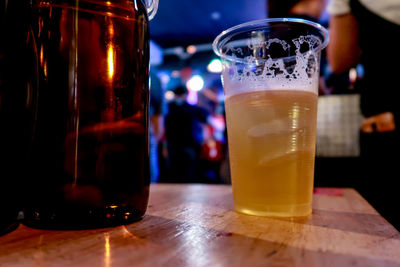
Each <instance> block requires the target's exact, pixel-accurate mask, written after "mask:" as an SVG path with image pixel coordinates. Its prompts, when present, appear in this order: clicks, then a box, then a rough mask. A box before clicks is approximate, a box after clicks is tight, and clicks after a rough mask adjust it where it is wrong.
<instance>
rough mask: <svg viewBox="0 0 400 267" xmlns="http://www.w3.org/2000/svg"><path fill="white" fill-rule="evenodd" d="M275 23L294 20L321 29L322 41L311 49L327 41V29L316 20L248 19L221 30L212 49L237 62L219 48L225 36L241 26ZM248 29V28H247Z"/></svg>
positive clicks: (322, 47)
mask: <svg viewBox="0 0 400 267" xmlns="http://www.w3.org/2000/svg"><path fill="white" fill-rule="evenodd" d="M271 22H272V23H275V22H294V23H299V24H305V25H309V26H311V27H314V28H316V29H318V30H320V31H321V35H322V36H323V38H324V39H323V42H322V43H321V44H320V45H318V46H317V47H316V48H313V51H314V52H315V53H316V52H319V51H320V50H322V49H324V48H325V47H326V46H327V45H328V42H329V33H328V30H327V29H326V28H325V27H323V26H322V25H321V24H319V23H316V22H312V21H309V20H306V19H301V18H272V19H271V18H269V19H260V20H253V21H249V22H246V23H242V24H239V25H236V26H233V27H231V28H229V29H227V30H225V31H223V32H221V33H220V34H219V35H218V36H217V37H216V38H215V40H214V42H213V44H212V47H213V51H214V53H215V54H216V55H217V56H219V57H220V58H223V59H227V60H229V61H234V62H238V61H241V60H240V59H237V58H233V57H231V56H226V55H224V54H223V53H221V51H220V48H221V46H222V45H223V44H225V43H224V42H222V41H223V40H224V39H225V38H226V37H227V36H229V35H230V34H232V33H233V32H235V31H237V30H239V29H241V28H249V29H251V28H255V27H258V26H261V25H262V24H265V23H271ZM247 31H248V30H247Z"/></svg>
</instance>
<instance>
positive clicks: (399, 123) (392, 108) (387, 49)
mask: <svg viewBox="0 0 400 267" xmlns="http://www.w3.org/2000/svg"><path fill="white" fill-rule="evenodd" d="M328 12H329V13H330V15H331V18H330V24H329V28H330V43H329V45H328V62H329V64H330V66H331V69H332V71H333V72H334V73H341V72H344V71H347V70H348V69H349V68H351V67H353V66H355V65H356V64H357V63H361V64H362V65H363V66H364V78H363V80H362V81H361V84H360V93H361V111H362V113H363V115H364V116H365V119H364V121H363V122H362V125H361V133H360V149H361V160H362V163H363V164H362V170H361V173H360V177H359V178H360V180H359V188H357V189H358V190H359V191H361V194H363V195H364V197H366V199H367V200H368V201H369V202H370V203H371V204H372V205H373V206H374V207H375V208H376V209H377V210H378V211H379V212H380V213H381V214H382V216H383V217H385V218H386V219H387V220H388V221H389V222H391V223H392V224H393V225H394V226H395V227H396V228H397V229H400V212H399V208H398V207H397V205H398V204H399V199H400V198H399V197H398V192H397V187H396V184H397V181H396V180H398V179H399V178H400V171H399V168H398V166H397V164H398V161H399V160H398V157H397V156H396V155H398V152H399V150H400V134H399V133H400V132H399V130H400V120H399V119H400V114H399V112H400V105H399V103H398V101H399V100H398V97H397V95H398V93H397V91H398V89H400V88H399V87H400V85H399V80H398V74H397V73H398V70H399V67H398V64H399V63H400V50H399V47H398V45H397V40H398V39H397V38H398V36H400V1H398V0H381V1H371V0H354V1H353V0H331V1H330V3H329V5H328Z"/></svg>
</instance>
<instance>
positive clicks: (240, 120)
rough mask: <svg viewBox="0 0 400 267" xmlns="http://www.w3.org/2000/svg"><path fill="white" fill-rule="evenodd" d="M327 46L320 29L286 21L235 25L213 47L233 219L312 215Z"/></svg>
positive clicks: (216, 40) (317, 25) (319, 26)
mask: <svg viewBox="0 0 400 267" xmlns="http://www.w3.org/2000/svg"><path fill="white" fill-rule="evenodd" d="M327 43H328V33H327V31H326V29H324V28H323V27H322V26H321V25H319V24H317V23H313V22H310V21H306V20H302V19H287V18H283V19H266V20H258V21H252V22H248V23H245V24H241V25H238V26H236V27H233V28H230V29H228V30H226V31H224V32H222V33H221V34H220V35H219V36H218V37H217V38H216V39H215V41H214V44H213V48H214V51H215V53H216V54H217V55H218V56H220V57H221V59H222V62H223V71H222V81H223V86H224V91H225V107H226V119H227V127H228V144H229V156H230V167H231V178H232V186H233V198H234V206H235V210H236V211H238V212H241V213H245V214H251V215H259V216H278V217H303V216H308V215H309V214H311V211H312V206H311V203H312V193H313V181H314V159H315V136H316V119H317V100H318V80H319V67H320V64H319V62H320V54H321V50H322V49H323V48H324V47H326V45H327Z"/></svg>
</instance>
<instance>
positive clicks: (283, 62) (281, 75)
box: [222, 35, 321, 96]
mask: <svg viewBox="0 0 400 267" xmlns="http://www.w3.org/2000/svg"><path fill="white" fill-rule="evenodd" d="M243 42H244V41H242V40H239V41H236V45H237V46H236V47H234V45H235V44H232V45H231V46H230V47H227V49H226V54H227V55H229V57H230V60H225V61H224V63H223V64H224V65H223V66H224V68H223V73H222V77H223V83H224V87H225V91H226V95H227V96H230V95H234V94H238V93H243V92H249V91H257V90H266V89H268V90H306V91H311V92H314V93H317V92H318V78H319V58H320V51H319V50H318V49H316V48H317V47H318V46H319V45H320V44H321V40H320V39H319V38H317V37H316V36H313V35H307V36H300V37H298V38H295V39H292V40H291V42H290V43H288V42H286V41H284V40H280V39H278V38H273V39H269V40H263V38H262V37H255V38H250V39H249V40H247V47H246V45H241V46H240V47H238V46H239V45H238V44H243ZM277 47H278V48H279V49H280V52H281V54H284V53H286V54H288V52H289V51H290V50H292V51H294V53H293V52H292V54H293V55H291V56H287V57H282V56H281V57H278V58H274V57H272V56H271V55H270V54H269V52H270V51H272V50H271V49H275V50H277V49H278V48H277Z"/></svg>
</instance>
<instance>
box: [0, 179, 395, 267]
mask: <svg viewBox="0 0 400 267" xmlns="http://www.w3.org/2000/svg"><path fill="white" fill-rule="evenodd" d="M313 208H314V209H313V214H312V216H311V217H309V218H308V219H303V220H295V221H293V220H290V219H273V218H265V217H255V216H248V215H243V214H239V213H236V212H234V211H233V203H232V192H231V187H230V186H226V185H173V184H169V185H168V184H155V185H152V186H151V197H150V203H149V208H148V212H147V216H146V217H145V218H144V219H143V220H142V221H140V222H137V223H133V224H130V225H126V226H120V227H115V228H106V229H96V230H82V231H50V230H37V229H31V228H28V227H26V226H23V225H21V226H19V228H18V229H17V230H15V231H14V232H11V233H9V234H7V235H5V236H3V237H0V266H33V265H37V266H105V267H108V266H339V267H341V266H361V267H364V266H400V234H399V232H398V231H396V230H395V228H393V226H391V225H390V224H389V223H388V222H386V221H385V220H384V219H383V218H382V217H381V216H380V215H379V214H378V213H377V212H376V211H375V210H374V209H373V208H372V207H371V206H370V205H369V204H368V203H367V202H366V201H365V200H364V199H363V198H362V197H361V196H360V195H359V194H358V193H357V192H356V191H354V190H353V189H343V190H342V189H339V190H332V189H330V190H325V189H318V190H317V191H316V193H315V195H314V205H313Z"/></svg>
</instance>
